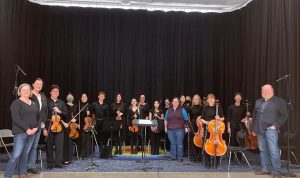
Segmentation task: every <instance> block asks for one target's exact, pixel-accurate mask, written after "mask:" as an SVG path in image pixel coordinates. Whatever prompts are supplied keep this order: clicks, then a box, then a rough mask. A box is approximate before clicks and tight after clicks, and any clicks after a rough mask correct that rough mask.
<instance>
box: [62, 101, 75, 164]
mask: <svg viewBox="0 0 300 178" xmlns="http://www.w3.org/2000/svg"><path fill="white" fill-rule="evenodd" d="M66 106H67V110H68V115H67V119H66V123H69V122H70V121H71V120H72V117H73V116H75V115H76V114H77V105H75V104H73V105H72V106H70V105H68V104H66ZM77 123H78V122H77ZM63 130H64V136H65V137H64V162H65V163H66V162H72V156H73V144H74V142H73V141H75V140H74V139H71V138H70V137H69V133H70V131H71V130H70V126H69V127H68V128H65V127H64V129H63Z"/></svg>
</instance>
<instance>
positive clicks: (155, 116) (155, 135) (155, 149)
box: [149, 100, 164, 155]
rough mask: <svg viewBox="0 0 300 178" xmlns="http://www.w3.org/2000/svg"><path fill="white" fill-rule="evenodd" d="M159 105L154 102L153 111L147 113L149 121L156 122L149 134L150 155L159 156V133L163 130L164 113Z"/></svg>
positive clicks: (156, 101)
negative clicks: (156, 124)
mask: <svg viewBox="0 0 300 178" xmlns="http://www.w3.org/2000/svg"><path fill="white" fill-rule="evenodd" d="M159 106H160V103H159V101H158V100H155V101H154V103H153V109H151V110H150V112H149V118H150V120H157V123H158V126H157V127H151V132H150V143H151V154H152V155H158V154H159V143H160V136H161V134H160V132H161V131H162V130H163V129H164V113H163V110H161V109H160V108H159Z"/></svg>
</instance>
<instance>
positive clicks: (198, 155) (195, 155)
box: [189, 132, 203, 162]
mask: <svg viewBox="0 0 300 178" xmlns="http://www.w3.org/2000/svg"><path fill="white" fill-rule="evenodd" d="M194 136H195V134H194V133H193V132H190V146H189V147H190V160H191V161H195V162H201V161H202V159H203V156H202V148H200V147H197V146H196V145H195V144H194Z"/></svg>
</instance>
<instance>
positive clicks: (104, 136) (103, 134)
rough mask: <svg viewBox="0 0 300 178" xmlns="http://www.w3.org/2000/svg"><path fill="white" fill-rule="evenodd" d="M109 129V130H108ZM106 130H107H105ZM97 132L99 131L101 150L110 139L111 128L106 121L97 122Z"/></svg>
mask: <svg viewBox="0 0 300 178" xmlns="http://www.w3.org/2000/svg"><path fill="white" fill-rule="evenodd" d="M107 127H108V128H107ZM104 128H105V129H106V130H104ZM96 130H97V135H96V139H97V143H98V145H99V148H100V149H102V148H103V146H105V145H106V144H107V141H108V138H109V137H110V134H111V132H110V127H109V126H106V122H104V120H101V121H97V122H96Z"/></svg>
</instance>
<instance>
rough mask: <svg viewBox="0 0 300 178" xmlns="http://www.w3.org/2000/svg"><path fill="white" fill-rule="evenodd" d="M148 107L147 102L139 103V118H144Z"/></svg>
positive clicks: (147, 112)
mask: <svg viewBox="0 0 300 178" xmlns="http://www.w3.org/2000/svg"><path fill="white" fill-rule="evenodd" d="M149 112H150V107H149V105H148V104H147V103H144V104H143V105H141V104H140V116H139V119H146V117H148V116H149Z"/></svg>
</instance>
